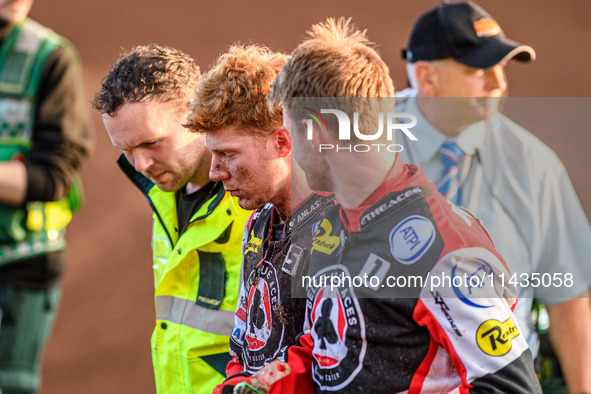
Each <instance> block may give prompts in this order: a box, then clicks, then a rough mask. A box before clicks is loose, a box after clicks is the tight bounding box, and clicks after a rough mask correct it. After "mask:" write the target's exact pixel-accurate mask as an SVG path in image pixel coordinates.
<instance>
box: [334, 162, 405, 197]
mask: <svg viewBox="0 0 591 394" xmlns="http://www.w3.org/2000/svg"><path fill="white" fill-rule="evenodd" d="M335 157H339V158H340V159H339V160H338V161H335V163H334V165H331V163H330V162H329V163H328V164H329V168H330V170H329V171H330V174H331V177H332V184H333V189H334V190H333V193H334V195H335V197H336V198H337V199H338V200H339V203H340V204H341V205H342V206H343V207H345V208H356V207H358V206H359V205H361V203H362V202H363V201H364V200H365V199H366V198H367V197H369V196H370V194H371V193H373V192H374V190H376V189H377V188H378V187H379V186H380V185H381V184H382V182H384V180H385V179H386V176H387V175H388V173H389V172H390V169H391V168H392V165H394V161H395V160H396V154H392V153H391V152H385V153H369V152H368V153H353V154H345V155H340V156H336V155H335Z"/></svg>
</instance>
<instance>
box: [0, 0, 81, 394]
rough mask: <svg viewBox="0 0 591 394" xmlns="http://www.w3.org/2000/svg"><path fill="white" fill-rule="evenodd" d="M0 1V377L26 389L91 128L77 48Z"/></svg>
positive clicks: (53, 295) (19, 5) (52, 304)
mask: <svg viewBox="0 0 591 394" xmlns="http://www.w3.org/2000/svg"><path fill="white" fill-rule="evenodd" d="M32 4H33V1H32V0H24V1H18V2H2V3H1V4H0V316H1V318H0V387H1V388H2V390H3V393H5V394H6V393H34V392H36V391H37V390H38V388H39V386H40V380H41V374H40V359H41V350H42V348H43V345H44V344H45V342H46V341H47V338H48V337H49V332H50V330H51V327H52V325H53V321H54V318H55V313H56V310H57V306H58V303H59V297H60V289H59V284H58V279H59V278H60V276H61V273H62V271H63V267H64V265H65V260H66V253H65V247H66V240H65V229H66V225H67V224H68V223H69V222H70V220H71V218H72V214H73V212H75V211H76V210H77V209H78V208H79V206H80V202H81V189H80V183H79V178H78V171H79V169H80V165H81V162H82V161H83V160H84V159H85V158H86V157H87V156H88V153H89V149H90V145H91V142H92V141H91V140H92V134H91V128H90V122H89V117H88V112H89V111H88V108H87V103H86V100H85V97H84V88H83V84H82V70H81V63H80V58H79V55H78V53H77V52H76V49H75V48H74V47H73V46H72V44H71V43H69V42H68V41H67V40H66V39H65V38H63V37H60V36H59V35H57V34H56V33H54V32H53V31H51V30H50V29H48V28H46V27H44V26H42V25H40V24H39V23H37V22H35V21H33V20H31V19H28V18H27V15H28V13H29V10H30V8H31V6H32Z"/></svg>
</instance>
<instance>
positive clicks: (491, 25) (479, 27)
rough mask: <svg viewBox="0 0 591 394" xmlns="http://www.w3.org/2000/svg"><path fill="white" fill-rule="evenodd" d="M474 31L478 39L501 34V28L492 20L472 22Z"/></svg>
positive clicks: (485, 19)
mask: <svg viewBox="0 0 591 394" xmlns="http://www.w3.org/2000/svg"><path fill="white" fill-rule="evenodd" d="M474 30H476V35H477V36H478V37H490V36H496V35H497V34H500V33H501V27H500V26H499V24H498V23H497V21H495V20H494V19H490V18H484V19H479V20H477V21H476V22H474Z"/></svg>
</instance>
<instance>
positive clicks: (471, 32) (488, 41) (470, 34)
mask: <svg viewBox="0 0 591 394" xmlns="http://www.w3.org/2000/svg"><path fill="white" fill-rule="evenodd" d="M402 57H403V58H404V59H406V60H408V61H409V62H411V63H412V62H416V61H419V60H438V59H448V58H451V59H454V60H456V61H458V62H460V63H462V64H465V65H466V66H470V67H474V68H489V67H492V66H494V65H495V64H497V63H499V62H501V61H503V60H509V59H512V58H514V59H516V60H521V61H524V62H526V61H530V60H535V58H536V53H535V51H534V50H533V48H532V47H530V46H528V45H523V44H520V43H518V42H516V41H513V40H509V39H508V38H507V37H506V36H505V33H503V31H502V30H501V28H500V26H499V24H498V23H497V22H496V21H495V20H494V19H493V17H492V16H490V15H489V14H488V13H487V12H486V11H485V10H483V9H482V8H481V7H479V6H478V5H476V4H474V3H472V2H461V3H441V4H439V5H438V6H437V7H435V8H433V9H432V10H430V11H427V12H426V13H425V14H423V15H422V16H421V17H420V18H419V20H418V21H417V23H416V24H415V26H414V28H413V29H412V32H411V34H410V39H409V40H408V47H407V48H405V49H403V50H402Z"/></svg>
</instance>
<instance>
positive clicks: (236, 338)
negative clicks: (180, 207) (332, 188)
mask: <svg viewBox="0 0 591 394" xmlns="http://www.w3.org/2000/svg"><path fill="white" fill-rule="evenodd" d="M332 206H334V197H333V196H332V195H319V194H312V195H311V196H310V197H309V198H308V199H306V200H305V201H304V202H302V203H301V204H300V205H299V206H298V207H297V208H295V209H294V210H293V212H292V213H291V214H290V215H289V216H288V218H287V220H286V221H285V223H286V224H285V226H284V227H283V229H282V230H281V229H278V228H277V227H278V225H277V222H278V218H279V214H278V212H277V210H276V209H275V207H274V206H273V205H272V204H271V203H268V204H267V205H265V206H264V207H262V208H260V209H258V210H257V211H255V212H254V213H253V214H252V215H251V217H250V219H249V221H248V222H247V224H246V228H245V237H244V238H245V239H244V241H243V242H244V247H243V249H244V250H243V252H244V259H243V266H242V271H243V273H242V276H243V280H242V286H241V288H240V295H239V298H238V306H237V310H236V315H235V327H234V330H233V332H232V336H231V339H230V353H231V354H232V355H233V356H234V358H233V360H232V361H231V362H230V363H229V364H228V367H227V369H226V375H227V376H229V377H231V376H232V375H235V374H237V373H247V374H252V373H255V372H256V371H258V370H259V369H260V368H261V367H262V366H263V365H264V364H265V360H267V359H274V358H276V357H277V355H278V353H279V351H280V350H281V349H282V348H284V347H286V346H291V345H293V344H295V340H296V336H297V335H298V334H300V333H301V332H302V328H303V324H304V313H305V304H306V299H305V292H304V291H300V298H292V293H293V292H295V291H297V289H292V286H294V285H295V286H297V285H298V284H299V282H294V281H295V280H297V278H298V277H300V276H301V272H302V269H306V268H307V264H308V256H309V253H310V246H311V243H312V237H313V235H314V224H316V225H318V224H319V222H320V220H321V219H322V217H323V215H324V212H325V211H326V210H327V209H328V208H329V207H332Z"/></svg>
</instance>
